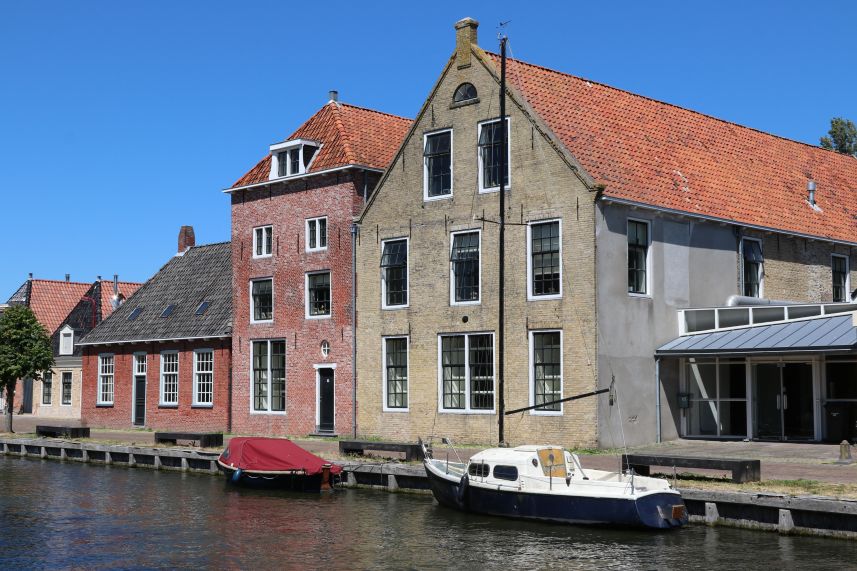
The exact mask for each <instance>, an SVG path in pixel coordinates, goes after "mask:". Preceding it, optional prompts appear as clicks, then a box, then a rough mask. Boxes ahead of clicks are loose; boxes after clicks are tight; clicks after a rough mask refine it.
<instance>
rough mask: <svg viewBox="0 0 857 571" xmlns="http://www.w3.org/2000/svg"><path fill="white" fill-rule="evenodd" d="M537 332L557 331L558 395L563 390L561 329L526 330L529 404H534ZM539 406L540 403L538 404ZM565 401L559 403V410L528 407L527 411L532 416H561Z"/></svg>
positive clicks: (563, 367) (563, 361)
mask: <svg viewBox="0 0 857 571" xmlns="http://www.w3.org/2000/svg"><path fill="white" fill-rule="evenodd" d="M537 333H559V395H560V398H563V396H562V395H563V394H565V393H564V391H565V336H564V335H563V331H562V329H531V330H530V331H528V332H527V337H528V341H529V355H530V359H529V360H530V362H529V365H528V368H529V379H530V380H529V382H530V391H529V392H530V406H536V360H535V347H536V345H535V339H534V336H535V334H537ZM539 406H541V405H539ZM564 407H565V403H559V410H537V409H530V411H529V413H530V414H531V415H534V416H562V415H563V413H564V412H565V408H564Z"/></svg>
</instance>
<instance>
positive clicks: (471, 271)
mask: <svg viewBox="0 0 857 571" xmlns="http://www.w3.org/2000/svg"><path fill="white" fill-rule="evenodd" d="M479 239H480V233H479V231H478V230H477V231H473V232H459V233H457V234H453V235H452V250H451V252H450V257H449V261H450V264H451V268H452V272H451V273H452V280H451V281H452V303H453V304H459V303H460V304H467V303H479V281H480V280H479V266H480V259H479Z"/></svg>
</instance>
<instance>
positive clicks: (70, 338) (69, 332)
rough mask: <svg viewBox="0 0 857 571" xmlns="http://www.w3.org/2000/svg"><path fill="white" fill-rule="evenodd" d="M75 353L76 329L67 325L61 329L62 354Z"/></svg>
mask: <svg viewBox="0 0 857 571" xmlns="http://www.w3.org/2000/svg"><path fill="white" fill-rule="evenodd" d="M72 353H74V329H72V328H71V327H69V326H68V325H66V326H65V327H63V328H62V331H60V355H71V354H72Z"/></svg>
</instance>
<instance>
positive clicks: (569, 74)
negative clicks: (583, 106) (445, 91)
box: [485, 51, 857, 159]
mask: <svg viewBox="0 0 857 571" xmlns="http://www.w3.org/2000/svg"><path fill="white" fill-rule="evenodd" d="M485 53H487V54H488V55H490V56H492V57H493V58H499V57H500V56H499V55H498V54H496V53H494V52H489V51H485ZM506 59H507V60H508V61H512V62H515V63H517V64H520V65H526V66H530V67H535V68H538V69H542V70H544V71H548V72H550V73H556V74H558V75H564V76H566V77H571V78H573V79H577V80H579V81H585V82H587V83H591V84H593V85H598V86H600V87H605V88H607V89H611V90H613V91H618V92H620V93H626V94H628V95H631V96H633V97H639V98H640V99H645V100H647V101H652V102H653V103H658V104H660V105H666V106H668V107H673V108H675V109H680V110H682V111H686V112H688V113H693V114H694V115H700V116H702V117H706V118H708V119H713V120H715V121H719V122H721V123H725V124H727V125H733V126H735V127H739V128H741V129H747V130H750V131H755V132H756V133H760V134H762V135H766V136H769V137H775V138H777V139H781V140H783V141H788V142H790V143H797V144H799V145H804V146H807V147H810V148H812V149H818V150H820V151H827V152H832V153H836V154H837V155H841V156H843V157H849V158H852V159H853V158H857V157H851V156H850V155H845V154H843V153H840V152H838V151H836V150H834V149H825V148H824V147H820V146H818V145H813V144H810V143H807V142H805V141H798V140H797V139H790V138H789V137H786V136H784V135H778V134H776V133H769V132H768V131H763V130H761V129H758V128H756V127H751V126H749V125H743V124H741V123H738V122H736V121H730V120H729V119H723V118H722V117H717V116H715V115H709V114H708V113H703V112H702V111H697V110H695V109H690V108H689V107H683V106H681V105H678V104H677V103H670V102H668V101H662V100H660V99H655V98H654V97H650V96H648V95H641V94H639V93H634V92H633V91H629V90H627V89H622V88H621V87H614V86H612V85H609V84H607V83H603V82H601V81H596V80H592V79H587V78H585V77H581V76H579V75H574V74H572V73H567V72H564V71H559V70H557V69H553V68H550V67H546V66H543V65H538V64H535V63H530V62H527V61H523V60H520V59H515V58H506ZM524 97H526V95H524Z"/></svg>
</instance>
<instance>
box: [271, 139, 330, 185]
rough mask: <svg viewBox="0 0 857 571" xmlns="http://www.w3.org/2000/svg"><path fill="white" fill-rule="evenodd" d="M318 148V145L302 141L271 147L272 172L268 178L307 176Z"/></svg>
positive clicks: (287, 142)
mask: <svg viewBox="0 0 857 571" xmlns="http://www.w3.org/2000/svg"><path fill="white" fill-rule="evenodd" d="M318 148H319V147H318V143H315V142H314V141H307V140H302V139H296V140H293V141H286V142H284V143H277V144H275V145H271V172H270V174H269V177H268V178H269V179H274V178H281V177H286V176H295V175H299V174H305V173H306V172H307V170H308V169H309V165H310V163H311V162H312V158H313V157H314V156H315V153H316V151H318Z"/></svg>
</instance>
